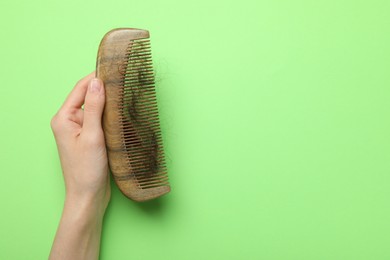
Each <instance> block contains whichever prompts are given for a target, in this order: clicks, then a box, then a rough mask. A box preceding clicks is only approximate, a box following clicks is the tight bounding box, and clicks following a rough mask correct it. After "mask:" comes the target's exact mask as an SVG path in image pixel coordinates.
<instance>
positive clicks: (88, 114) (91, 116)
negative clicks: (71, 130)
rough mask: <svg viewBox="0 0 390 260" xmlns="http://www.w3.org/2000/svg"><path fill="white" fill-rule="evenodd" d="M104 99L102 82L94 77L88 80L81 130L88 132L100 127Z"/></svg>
mask: <svg viewBox="0 0 390 260" xmlns="http://www.w3.org/2000/svg"><path fill="white" fill-rule="evenodd" d="M104 101H105V97H104V86H103V82H102V81H101V80H100V79H98V78H94V79H92V80H91V81H90V83H89V85H88V90H87V94H86V96H85V103H84V122H83V130H85V131H87V132H89V131H96V130H100V129H101V128H102V114H103V109H104Z"/></svg>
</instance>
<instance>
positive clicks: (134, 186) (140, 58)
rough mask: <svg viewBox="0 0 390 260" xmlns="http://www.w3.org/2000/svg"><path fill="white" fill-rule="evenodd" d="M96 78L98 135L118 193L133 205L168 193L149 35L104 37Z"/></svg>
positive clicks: (126, 32) (127, 31) (133, 32)
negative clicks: (100, 97)
mask: <svg viewBox="0 0 390 260" xmlns="http://www.w3.org/2000/svg"><path fill="white" fill-rule="evenodd" d="M96 76H97V77H98V78H100V79H101V80H102V81H103V82H104V85H105V90H106V104H105V108H104V113H103V130H104V135H105V140H106V146H107V153H108V161H109V165H110V169H111V172H112V175H113V178H114V180H115V183H116V184H117V186H118V188H119V189H120V190H121V192H122V193H123V194H124V195H125V196H126V197H128V198H130V199H132V200H135V201H146V200H150V199H154V198H157V197H160V196H162V195H164V194H166V193H168V192H169V191H170V186H169V182H168V176H167V170H166V165H165V158H164V151H163V145H162V139H161V130H160V122H159V118H158V108H157V100H156V92H155V87H154V73H153V66H152V57H151V52H150V40H149V32H148V31H146V30H140V29H132V28H122V29H114V30H112V31H110V32H108V33H107V34H106V35H105V36H104V38H103V39H102V41H101V43H100V46H99V51H98V56H97V64H96Z"/></svg>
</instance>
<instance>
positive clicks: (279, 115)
mask: <svg viewBox="0 0 390 260" xmlns="http://www.w3.org/2000/svg"><path fill="white" fill-rule="evenodd" d="M0 12H1V16H0V29H1V42H0V57H1V62H0V73H1V83H2V84H1V85H2V86H1V87H0V97H1V102H0V118H1V128H0V131H1V132H0V133H1V136H0V147H1V150H0V160H1V164H0V170H1V182H0V202H1V204H0V205H1V207H0V210H1V214H0V259H45V258H47V256H48V253H49V251H50V247H51V243H52V240H53V237H54V234H55V231H56V227H57V224H58V221H59V217H60V214H61V209H62V204H63V199H64V187H63V180H62V175H61V168H60V164H59V160H58V156H57V150H56V145H55V142H54V139H53V137H52V133H51V130H50V126H49V122H50V119H51V117H52V116H53V115H54V113H55V112H56V111H57V109H58V108H59V107H60V105H61V104H62V102H63V100H64V98H65V97H66V95H67V93H68V92H69V91H70V90H71V88H72V87H73V86H74V84H75V82H76V81H77V80H78V79H80V78H81V77H83V76H84V75H86V74H88V73H89V72H90V71H92V70H93V69H94V65H95V57H96V52H97V47H98V44H99V42H100V39H101V38H102V37H103V35H104V34H105V33H106V32H107V31H109V30H110V29H112V28H116V27H136V28H144V29H149V30H150V32H151V36H152V38H151V41H152V50H153V59H154V67H155V70H156V73H157V79H158V80H157V83H158V84H157V86H158V89H157V90H158V98H159V109H160V111H161V121H162V127H163V129H162V130H163V134H164V142H165V147H166V154H167V161H168V167H169V172H170V179H171V184H172V188H173V190H172V192H171V194H169V195H168V196H166V197H164V198H163V199H161V200H159V201H155V202H150V203H146V204H142V205H141V204H137V203H134V202H132V201H129V200H127V199H126V198H124V197H123V196H122V195H121V194H120V192H119V191H118V190H117V189H116V188H115V187H114V189H113V196H112V200H111V204H110V206H109V208H108V210H107V214H106V218H105V222H104V228H103V236H102V238H103V240H102V249H101V259H110V260H116V259H168V260H169V259H175V260H176V259H180V260H182V259H183V260H186V259H224V260H225V259H265V260H313V259H316V260H317V259H318V260H361V259H364V260H385V259H386V260H387V259H390V246H389V245H390V203H389V202H390V138H389V136H390V123H389V122H390V115H389V114H390V107H389V99H390V88H389V86H390V73H389V68H390V47H389V46H390V18H389V13H390V2H389V1H388V0H373V1H356V0H355V1H352V0H349V1H336V0H327V1H325V0H319V1H309V0H297V1H287V0H268V1H260V0H256V1H255V0H253V1H248V0H243V1H222V0H218V1H211V0H199V1H179V0H167V1H150V0H146V1H132V0H130V1H129V0H122V1H118V0H113V1H76V0H72V1H49V0H46V1H45V0H38V1H27V0H25V1H14V0H1V2H0Z"/></svg>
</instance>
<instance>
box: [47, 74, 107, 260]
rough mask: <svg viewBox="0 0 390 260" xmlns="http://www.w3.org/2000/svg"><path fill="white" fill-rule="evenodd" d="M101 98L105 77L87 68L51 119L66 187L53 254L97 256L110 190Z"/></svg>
mask: <svg viewBox="0 0 390 260" xmlns="http://www.w3.org/2000/svg"><path fill="white" fill-rule="evenodd" d="M104 102H105V100H104V86H103V83H102V81H101V80H99V79H95V78H94V73H91V74H90V75H88V76H86V77H85V78H83V79H82V80H80V81H79V82H78V83H77V84H76V86H75V87H74V89H73V90H72V92H71V93H70V94H69V96H68V97H67V99H66V100H65V102H64V104H63V105H62V107H61V108H60V110H59V111H58V112H57V114H56V115H55V116H54V117H53V119H52V121H51V127H52V130H53V133H54V137H55V140H56V143H57V148H58V153H59V157H60V161H61V167H62V171H63V176H64V182H65V190H66V196H65V203H64V209H63V212H62V216H61V220H60V223H59V226H58V230H57V233H56V236H55V239H54V242H53V246H52V249H51V252H50V257H49V259H51V260H57V259H72V260H77V259H83V260H85V259H98V258H99V249H100V236H101V229H102V222H103V216H104V212H105V210H106V208H107V205H108V203H109V201H110V194H111V191H110V181H109V174H108V161H107V153H106V147H105V142H104V135H103V130H102V126H101V118H102V113H103V107H104ZM83 106H84V109H83V108H82V107H83Z"/></svg>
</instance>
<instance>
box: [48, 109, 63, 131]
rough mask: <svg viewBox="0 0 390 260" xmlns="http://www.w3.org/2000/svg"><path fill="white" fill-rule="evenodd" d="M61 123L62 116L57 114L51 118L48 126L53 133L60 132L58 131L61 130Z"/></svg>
mask: <svg viewBox="0 0 390 260" xmlns="http://www.w3.org/2000/svg"><path fill="white" fill-rule="evenodd" d="M62 122H63V115H62V114H61V113H60V112H58V113H57V114H55V115H54V116H53V117H52V119H51V121H50V126H51V129H52V130H53V132H54V133H57V132H59V131H60V129H61V128H62Z"/></svg>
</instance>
